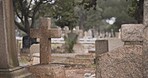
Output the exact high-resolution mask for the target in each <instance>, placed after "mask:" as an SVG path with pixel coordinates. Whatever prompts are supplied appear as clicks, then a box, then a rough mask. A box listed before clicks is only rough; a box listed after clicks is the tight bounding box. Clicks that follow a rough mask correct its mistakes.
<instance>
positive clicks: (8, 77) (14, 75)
mask: <svg viewBox="0 0 148 78" xmlns="http://www.w3.org/2000/svg"><path fill="white" fill-rule="evenodd" d="M0 78H32V77H31V73H29V72H28V71H27V70H26V69H25V68H23V67H15V68H11V69H0Z"/></svg>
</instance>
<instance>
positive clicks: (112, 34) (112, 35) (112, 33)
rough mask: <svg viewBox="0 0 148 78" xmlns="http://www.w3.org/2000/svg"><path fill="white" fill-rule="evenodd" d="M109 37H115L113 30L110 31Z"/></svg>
mask: <svg viewBox="0 0 148 78" xmlns="http://www.w3.org/2000/svg"><path fill="white" fill-rule="evenodd" d="M111 37H115V35H114V30H113V29H111Z"/></svg>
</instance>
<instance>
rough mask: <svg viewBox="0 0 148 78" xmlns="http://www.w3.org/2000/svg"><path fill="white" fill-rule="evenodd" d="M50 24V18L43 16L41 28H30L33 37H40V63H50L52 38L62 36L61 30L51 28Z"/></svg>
mask: <svg viewBox="0 0 148 78" xmlns="http://www.w3.org/2000/svg"><path fill="white" fill-rule="evenodd" d="M50 25H51V19H50V18H41V19H40V27H39V29H30V36H31V37H32V38H40V64H49V62H50V61H51V38H60V37H61V31H60V30H59V29H57V28H54V29H53V28H50Z"/></svg>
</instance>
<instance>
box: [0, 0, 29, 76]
mask: <svg viewBox="0 0 148 78" xmlns="http://www.w3.org/2000/svg"><path fill="white" fill-rule="evenodd" d="M12 4H13V3H12V0H0V78H20V77H22V78H27V77H29V76H30V73H29V72H28V71H26V69H24V68H22V67H19V63H18V55H17V54H18V53H17V49H16V40H15V26H14V17H13V16H14V15H13V14H14V13H13V5H12Z"/></svg>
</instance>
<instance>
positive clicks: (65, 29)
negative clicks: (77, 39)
mask: <svg viewBox="0 0 148 78" xmlns="http://www.w3.org/2000/svg"><path fill="white" fill-rule="evenodd" d="M70 32H71V31H70V30H69V27H68V26H65V27H64V31H63V33H64V36H67V34H68V33H70Z"/></svg>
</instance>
